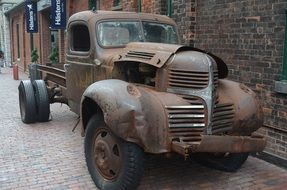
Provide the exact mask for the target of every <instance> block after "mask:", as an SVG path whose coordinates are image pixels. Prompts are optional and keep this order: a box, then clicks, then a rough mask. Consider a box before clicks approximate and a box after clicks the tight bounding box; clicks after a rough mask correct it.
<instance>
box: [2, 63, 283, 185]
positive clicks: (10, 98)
mask: <svg viewBox="0 0 287 190" xmlns="http://www.w3.org/2000/svg"><path fill="white" fill-rule="evenodd" d="M25 78H27V77H26V76H25V75H23V74H21V75H20V79H25ZM18 84H19V81H14V80H13V79H12V74H11V69H9V68H4V69H2V74H0V111H1V112H0V189H1V190H5V189H13V190H14V189H21V190H22V189H23V190H26V189H49V190H65V189H84V190H86V189H96V187H95V185H94V184H93V182H92V180H91V178H90V176H89V174H88V171H87V168H86V164H85V160H84V153H83V140H84V139H83V138H82V137H81V136H80V129H79V128H77V129H76V131H75V132H72V128H73V126H74V124H75V123H76V120H77V116H76V115H75V114H73V113H72V112H70V111H69V108H68V107H67V106H65V105H62V106H61V105H60V104H55V105H52V106H51V112H52V116H53V120H52V121H50V122H47V123H36V124H32V125H26V124H23V123H22V122H21V119H20V113H19V108H18V91H17V86H18ZM286 179H287V171H286V170H285V169H282V168H279V167H277V166H274V165H272V164H270V163H267V162H265V161H262V160H259V159H257V158H254V157H249V159H248V160H247V162H246V163H245V164H244V165H243V167H242V168H241V169H240V170H239V171H238V172H236V173H225V172H220V171H216V170H212V169H209V168H205V167H202V166H200V165H198V164H196V163H194V162H183V159H182V158H181V157H172V158H168V159H161V158H158V157H151V158H148V159H147V162H146V167H145V175H144V177H143V179H142V182H141V184H140V186H139V188H138V189H140V190H150V189H151V190H158V189H165V190H173V189H177V190H178V189H179V190H181V189H182V190H184V189H195V190H196V189H200V190H201V189H203V190H208V189H210V190H211V189H232V190H233V189H235V190H245V189H246V190H249V189H251V190H252V189H254V190H255V189H256V190H257V189H266V190H268V189H270V190H271V189H272V190H273V189H274V190H276V189H278V190H283V189H287V181H286Z"/></svg>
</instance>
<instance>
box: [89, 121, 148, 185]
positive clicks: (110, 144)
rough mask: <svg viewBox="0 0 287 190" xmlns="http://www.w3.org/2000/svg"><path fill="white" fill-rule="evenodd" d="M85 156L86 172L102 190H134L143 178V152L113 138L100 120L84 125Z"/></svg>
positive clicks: (133, 145)
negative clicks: (85, 127)
mask: <svg viewBox="0 0 287 190" xmlns="http://www.w3.org/2000/svg"><path fill="white" fill-rule="evenodd" d="M85 156H86V162H87V166H88V170H89V172H90V174H91V177H92V179H93V181H94V182H95V184H96V186H97V187H98V188H99V189H101V190H133V189H136V187H137V186H138V184H139V182H140V179H141V177H142V175H143V169H144V167H143V160H144V159H143V157H144V153H143V150H142V149H141V148H140V147H139V146H137V145H136V144H133V143H129V142H125V141H123V140H121V139H119V138H118V137H116V136H115V135H114V134H113V133H112V132H111V130H110V129H109V128H108V127H107V125H106V124H105V122H104V121H103V119H102V118H101V117H98V116H93V117H92V118H91V119H90V120H89V122H88V125H87V131H86V137H85Z"/></svg>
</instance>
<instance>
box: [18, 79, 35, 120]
mask: <svg viewBox="0 0 287 190" xmlns="http://www.w3.org/2000/svg"><path fill="white" fill-rule="evenodd" d="M18 90H19V107H20V113H21V119H22V121H23V122H24V123H27V124H28V123H34V122H36V117H35V116H36V114H37V111H36V100H35V96H34V89H33V85H32V83H31V81H30V80H23V81H21V82H20V85H19V87H18Z"/></svg>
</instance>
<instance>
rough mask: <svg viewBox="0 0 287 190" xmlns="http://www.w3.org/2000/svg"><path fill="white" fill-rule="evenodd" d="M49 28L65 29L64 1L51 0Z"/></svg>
mask: <svg viewBox="0 0 287 190" xmlns="http://www.w3.org/2000/svg"><path fill="white" fill-rule="evenodd" d="M51 17H52V18H51V28H52V29H62V28H66V0H51Z"/></svg>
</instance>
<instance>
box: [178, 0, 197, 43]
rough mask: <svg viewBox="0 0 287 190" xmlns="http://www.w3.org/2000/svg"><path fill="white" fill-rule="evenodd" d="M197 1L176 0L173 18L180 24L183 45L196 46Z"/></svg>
mask: <svg viewBox="0 0 287 190" xmlns="http://www.w3.org/2000/svg"><path fill="white" fill-rule="evenodd" d="M195 6H196V0H184V1H183V0H174V1H173V12H172V18H173V19H174V20H175V22H176V23H177V24H178V27H179V33H180V35H181V40H182V44H185V45H191V46H193V45H194V37H195V23H196V11H195Z"/></svg>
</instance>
